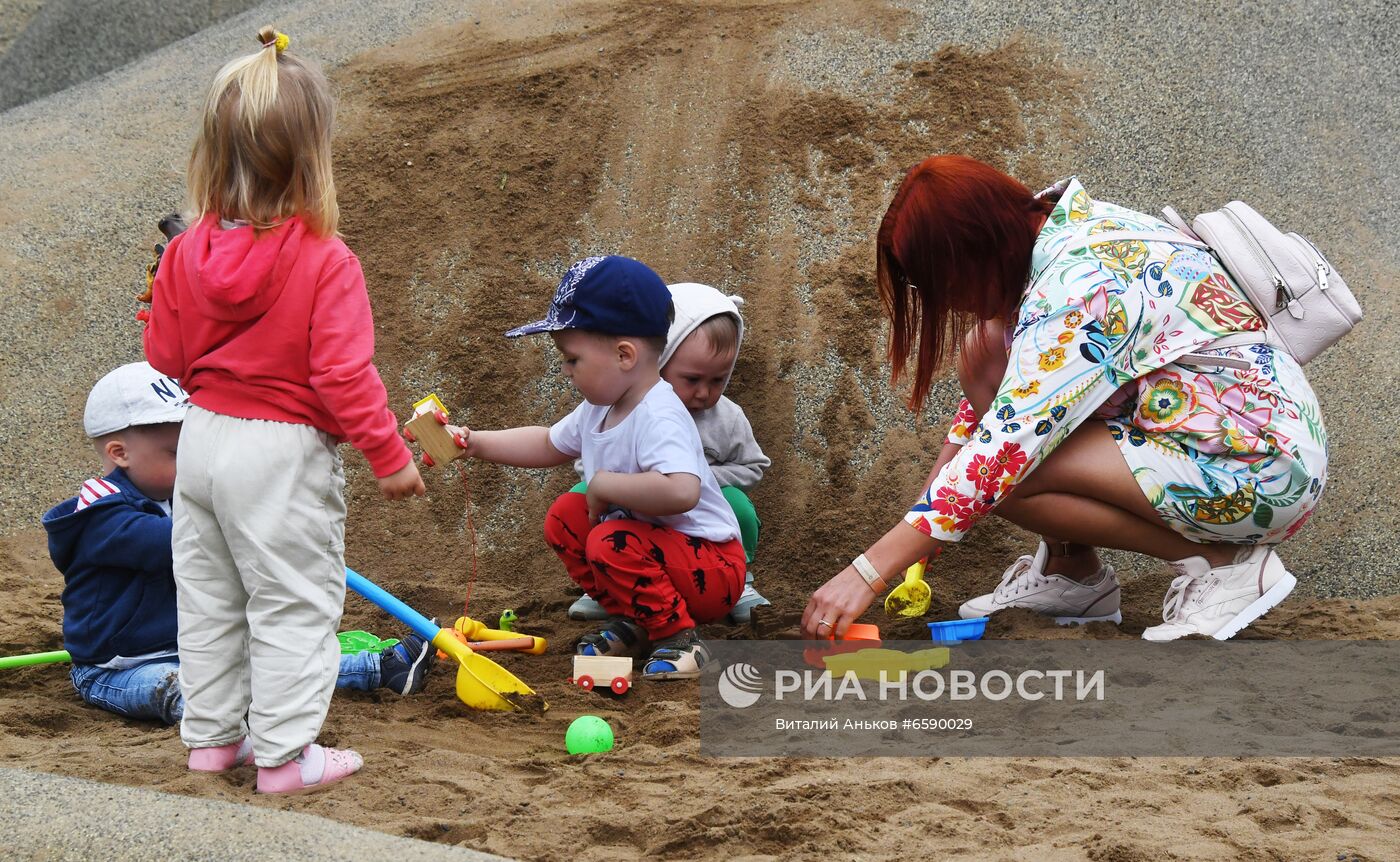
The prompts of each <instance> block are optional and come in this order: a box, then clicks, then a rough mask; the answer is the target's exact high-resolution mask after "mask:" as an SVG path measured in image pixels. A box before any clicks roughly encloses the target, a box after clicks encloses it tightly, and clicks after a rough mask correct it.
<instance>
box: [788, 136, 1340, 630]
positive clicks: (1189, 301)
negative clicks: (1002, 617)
mask: <svg viewBox="0 0 1400 862" xmlns="http://www.w3.org/2000/svg"><path fill="white" fill-rule="evenodd" d="M876 245H877V248H876V254H877V262H876V266H877V278H878V285H879V290H880V297H881V299H882V300H883V303H884V308H885V312H886V316H887V317H888V318H889V322H890V339H889V356H890V362H891V365H892V380H895V381H897V380H899V378H900V377H901V376H902V375H903V373H904V371H905V367H906V365H907V364H908V363H909V362H910V361H911V359H912V362H913V371H914V373H913V388H912V394H911V395H910V398H909V406H910V408H911V409H913V410H915V411H916V412H917V411H918V410H920V409H921V408H922V406H923V403H924V399H925V397H926V396H927V394H928V391H929V386H930V383H931V382H932V380H933V375H934V372H935V371H936V370H937V369H938V368H939V366H940V365H941V364H942V362H943V361H944V360H945V359H946V358H947V357H948V356H949V355H950V354H951V353H953V352H954V345H955V341H954V339H957V342H956V343H957V346H958V348H959V349H958V350H957V351H956V352H957V371H958V378H959V381H960V382H961V384H962V389H963V393H964V396H965V397H964V400H963V402H962V404H961V405H960V408H959V410H958V414H957V419H956V420H955V421H954V424H953V428H952V431H951V432H950V434H949V436H948V439H947V442H946V443H945V444H944V446H943V449H942V452H941V453H940V455H939V458H938V462H937V465H936V466H935V467H934V469H933V472H932V473H930V474H929V479H928V485H927V488H926V490H925V492H924V494H923V496H922V497H921V499H920V500H919V501H918V502H916V503H915V505H914V506H913V507H912V508H911V509H910V511H909V512H908V513H907V514H906V515H905V516H904V518H903V520H902V521H901V522H900V523H898V524H896V525H895V526H894V527H893V528H892V529H891V530H890V531H889V532H888V533H886V534H885V535H884V537H882V538H881V539H880V540H879V541H877V542H876V543H875V544H874V545H872V546H871V547H870V548H868V549H867V550H866V551H865V553H863V554H861V555H860V556H858V557H857V558H856V559H855V560H854V561H853V562H852V563H851V565H849V566H847V567H846V568H845V569H844V570H842V571H841V572H840V573H839V574H837V575H836V576H835V577H833V578H832V579H831V580H830V581H828V582H827V583H826V584H825V585H823V586H822V587H821V588H820V589H818V590H817V592H816V593H815V594H814V595H813V596H812V599H811V601H810V602H809V603H808V605H807V610H806V612H805V614H804V615H803V621H802V625H803V629H804V631H805V632H806V633H807V634H809V635H812V636H815V637H819V638H820V637H829V636H831V635H832V634H833V633H835V634H837V635H840V634H842V633H844V632H845V629H846V627H847V626H848V625H849V624H850V623H851V622H852V621H853V620H855V619H856V618H857V617H859V616H860V614H862V613H863V612H864V611H865V610H866V608H868V607H869V606H870V604H871V602H872V601H874V599H875V598H876V596H877V595H879V594H880V593H881V592H883V591H884V589H885V588H886V587H887V586H888V584H889V583H890V582H892V581H893V580H895V579H896V578H897V577H898V575H899V574H900V573H901V572H902V571H903V570H904V568H905V567H906V566H908V565H909V564H911V563H913V562H915V561H916V560H919V559H921V558H925V557H928V556H929V555H930V554H931V553H932V552H933V551H934V550H935V549H936V548H938V547H939V546H940V545H941V544H942V543H947V542H956V541H959V540H960V539H962V537H963V536H964V535H966V533H967V531H968V530H969V529H971V527H972V525H973V524H974V523H975V522H976V521H977V520H978V519H979V518H981V517H982V516H983V515H985V514H987V513H989V512H992V511H995V512H996V513H997V514H998V515H1000V516H1002V517H1003V518H1005V519H1007V520H1008V521H1011V522H1012V523H1014V524H1017V525H1019V526H1021V527H1023V528H1025V529H1028V530H1031V531H1034V532H1036V533H1038V534H1040V535H1041V536H1042V540H1041V542H1040V545H1039V548H1038V549H1037V551H1036V552H1035V553H1034V554H1033V555H1026V556H1023V557H1021V558H1020V559H1018V560H1017V561H1016V562H1015V563H1013V564H1012V565H1011V567H1010V568H1008V569H1007V570H1006V572H1005V574H1004V575H1003V576H1002V579H1001V582H1000V584H998V585H997V587H996V588H995V589H994V590H993V591H992V592H991V593H988V594H987V595H983V596H979V597H977V598H974V599H971V600H969V601H968V602H966V603H965V604H964V605H963V606H962V607H961V609H960V614H961V615H962V616H963V617H964V618H973V617H982V616H987V615H989V614H991V613H995V612H997V611H999V610H1002V609H1004V608H1008V607H1022V608H1029V609H1032V610H1035V611H1038V612H1040V613H1044V614H1048V615H1052V616H1054V617H1055V619H1056V621H1057V622H1059V623H1061V624H1065V623H1077V622H1088V621H1095V620H1109V621H1112V622H1121V621H1122V614H1121V613H1120V611H1119V590H1118V580H1117V577H1116V576H1115V574H1114V572H1113V569H1112V568H1111V567H1110V566H1107V565H1104V564H1103V562H1102V561H1101V560H1100V559H1099V556H1098V551H1097V549H1098V548H1100V547H1111V548H1119V549H1122V550H1128V551H1135V552H1137V553H1141V554H1147V555H1150V556H1153V557H1157V558H1158V559H1161V560H1164V561H1166V562H1168V563H1169V564H1170V565H1171V567H1172V568H1173V569H1174V570H1175V573H1176V577H1175V579H1174V580H1173V581H1172V586H1171V589H1170V590H1169V591H1168V593H1167V596H1166V599H1165V601H1164V602H1163V614H1162V618H1163V622H1162V624H1161V625H1158V626H1153V627H1151V628H1149V629H1147V630H1146V631H1145V632H1144V633H1143V637H1144V638H1146V639H1148V640H1156V641H1165V640H1174V639H1176V638H1180V637H1183V636H1186V635H1189V634H1199V635H1207V636H1211V637H1214V638H1216V639H1219V640H1224V639H1226V638H1229V637H1231V636H1233V635H1234V634H1235V633H1236V632H1238V631H1239V630H1240V629H1242V628H1243V627H1245V626H1246V625H1248V624H1249V623H1250V622H1252V621H1253V620H1254V619H1256V618H1258V617H1259V616H1260V615H1261V614H1263V613H1264V612H1265V611H1267V610H1268V609H1269V608H1272V607H1273V606H1275V605H1276V604H1278V602H1280V601H1282V600H1283V598H1284V597H1286V596H1287V595H1288V594H1289V592H1291V591H1292V589H1293V587H1294V585H1295V584H1296V583H1297V582H1296V580H1295V579H1294V577H1293V576H1292V575H1291V574H1289V572H1288V571H1287V570H1286V569H1285V568H1284V566H1283V564H1282V562H1280V560H1279V558H1278V555H1277V554H1276V553H1274V546H1275V545H1277V544H1278V543H1279V542H1281V541H1283V540H1284V539H1285V538H1287V537H1289V536H1291V535H1292V534H1293V533H1295V532H1296V531H1297V530H1298V529H1299V528H1300V527H1301V526H1302V525H1303V523H1304V522H1305V521H1306V520H1307V518H1308V516H1309V515H1311V514H1312V511H1313V509H1314V508H1315V507H1316V505H1317V501H1318V499H1319V498H1320V497H1321V494H1322V489H1323V485H1324V484H1325V481H1326V471H1327V444H1326V439H1327V438H1326V431H1325V429H1324V428H1323V424H1322V415H1321V411H1320V410H1319V408H1318V404H1317V399H1316V396H1314V395H1313V392H1312V389H1311V388H1310V387H1309V386H1308V383H1307V380H1306V379H1305V378H1304V377H1303V373H1302V370H1301V369H1300V368H1299V366H1298V363H1297V362H1296V361H1295V360H1294V359H1293V357H1292V356H1290V355H1289V354H1288V353H1287V352H1286V351H1284V350H1282V349H1278V350H1276V349H1274V348H1273V347H1271V346H1270V345H1269V344H1267V343H1265V340H1264V338H1263V335H1262V330H1263V328H1264V321H1263V320H1262V319H1261V318H1260V317H1259V315H1258V313H1257V312H1255V310H1254V309H1253V307H1251V306H1250V304H1249V303H1248V301H1246V300H1245V298H1244V296H1243V294H1242V293H1241V292H1240V290H1239V288H1238V287H1237V286H1236V285H1235V284H1234V282H1232V281H1231V280H1230V277H1229V276H1228V275H1227V274H1226V272H1225V270H1224V269H1223V267H1222V266H1221V264H1220V263H1219V262H1218V261H1217V260H1215V258H1214V257H1212V256H1211V255H1210V253H1209V252H1207V251H1205V250H1203V249H1201V248H1199V247H1198V246H1196V245H1193V244H1190V243H1188V242H1187V238H1186V237H1185V236H1183V235H1182V234H1180V233H1177V232H1176V231H1175V230H1174V229H1173V228H1172V227H1171V226H1170V225H1167V224H1165V223H1163V222H1161V221H1159V220H1158V219H1155V218H1153V217H1151V216H1147V215H1144V214H1142V213H1138V212H1133V211H1132V210H1128V209H1125V208H1123V207H1119V206H1115V205H1113V204H1109V203H1104V202H1102V201H1097V200H1093V199H1091V198H1090V197H1089V195H1088V193H1087V192H1086V191H1085V190H1084V187H1083V186H1082V185H1081V184H1080V183H1079V181H1078V180H1077V179H1071V180H1066V181H1063V182H1061V183H1058V184H1056V185H1055V186H1052V187H1051V188H1050V189H1047V190H1045V191H1044V192H1041V193H1040V194H1038V195H1033V194H1031V192H1030V190H1029V189H1027V188H1026V187H1025V186H1024V185H1022V184H1021V183H1019V182H1017V181H1016V180H1014V179H1012V178H1011V177H1009V176H1007V175H1006V174H1004V173H1002V172H1001V171H998V170H996V169H995V168H992V167H990V166H988V165H985V164H982V163H980V162H977V161H975V160H973V159H969V158H965V157H962V156H935V157H932V158H929V159H926V160H924V161H923V162H921V163H920V164H918V165H916V166H915V167H914V168H912V169H911V170H910V171H909V172H908V174H907V175H906V176H905V178H904V182H903V183H902V184H901V185H900V187H899V190H898V191H897V192H896V194H895V197H894V201H893V202H892V203H891V204H890V207H889V210H888V211H887V212H886V213H885V217H884V220H883V221H882V222H881V224H880V232H879V237H878V239H877V243H876Z"/></svg>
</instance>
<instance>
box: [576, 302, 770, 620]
mask: <svg viewBox="0 0 1400 862" xmlns="http://www.w3.org/2000/svg"><path fill="white" fill-rule="evenodd" d="M668 287H669V288H670V291H671V301H672V303H673V305H674V308H675V320H674V322H672V324H671V329H670V331H669V332H667V334H666V350H665V351H664V352H663V353H662V354H661V377H662V379H663V380H665V381H666V382H667V383H670V384H671V387H672V388H673V389H675V391H676V395H677V396H678V397H679V398H680V399H681V402H682V403H684V404H685V406H686V409H687V410H689V411H690V415H691V418H693V419H694V420H695V427H696V428H697V429H698V430H699V431H700V442H701V444H702V445H703V446H704V448H705V460H706V461H707V462H708V463H709V465H710V469H711V470H712V471H713V472H714V475H715V479H716V480H717V481H718V482H719V484H720V490H721V491H723V493H724V497H725V499H726V500H728V501H729V505H730V507H731V508H732V509H733V510H734V515H735V517H736V518H738V520H739V531H740V537H741V539H742V541H743V544H744V556H745V558H746V561H747V562H748V563H749V565H750V566H751V565H752V564H753V555H754V551H755V550H756V549H757V546H758V531H759V519H758V513H757V512H756V511H755V509H754V505H753V502H752V501H750V500H749V496H748V495H749V493H750V492H752V491H753V489H754V487H755V486H757V485H758V482H759V480H760V479H762V478H763V471H764V470H766V469H768V466H769V465H770V464H771V463H772V461H770V460H769V459H768V456H766V455H764V454H763V449H762V448H761V447H760V446H759V445H758V441H757V440H756V439H754V435H753V427H752V426H751V425H750V424H749V419H748V417H747V416H745V415H744V409H743V408H742V407H740V406H739V405H738V404H735V403H734V402H733V401H731V400H729V399H728V398H726V397H725V396H724V390H725V388H726V387H728V386H729V378H730V376H732V375H733V373H734V363H735V362H736V361H738V359H739V347H740V345H741V344H742V343H743V340H744V318H743V317H742V316H741V315H740V314H739V306H740V305H742V304H743V301H744V300H743V299H742V298H741V297H738V296H726V295H724V294H723V293H720V292H719V291H718V290H715V289H714V288H713V287H710V286H709V285H705V284H696V283H694V282H682V283H680V284H672V285H669V286H668ZM574 490H575V491H582V490H583V483H579V485H576V486H575V487H574ZM766 604H768V600H767V599H765V598H764V597H763V596H762V595H760V594H759V592H758V591H757V590H756V589H755V588H754V584H753V571H752V570H751V569H750V571H749V572H748V573H747V575H746V576H745V579H744V592H743V595H742V596H740V597H739V600H738V602H736V603H735V605H734V610H733V611H732V612H731V613H730V618H731V619H732V620H733V621H734V622H735V623H740V624H744V623H747V622H748V621H749V619H750V616H751V615H752V612H753V609H754V608H755V607H758V606H759V605H766ZM569 616H570V617H571V618H573V619H579V620H589V619H604V618H606V617H607V612H606V611H604V610H603V608H602V606H601V605H599V604H598V603H597V602H596V601H595V600H594V599H593V597H592V596H589V595H588V594H587V593H585V594H584V595H582V596H580V597H579V598H578V600H577V601H575V602H574V603H573V605H571V606H570V607H569Z"/></svg>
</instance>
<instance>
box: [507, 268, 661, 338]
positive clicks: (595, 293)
mask: <svg viewBox="0 0 1400 862" xmlns="http://www.w3.org/2000/svg"><path fill="white" fill-rule="evenodd" d="M670 328H671V291H670V290H668V289H667V288H666V282H664V281H662V280H661V276H659V275H657V274H656V273H655V272H653V271H652V269H651V267H649V266H647V265H646V264H644V263H642V262H641V261H639V260H633V259H632V258H630V257H623V256H621V255H616V254H610V255H608V256H607V257H586V258H584V259H583V260H580V261H578V262H577V263H575V264H574V265H573V266H571V267H569V271H568V272H566V273H564V277H563V279H561V280H560V281H559V287H558V288H557V289H556V290H555V291H554V299H552V300H550V303H549V313H548V314H546V315H545V317H544V320H537V321H535V322H534V323H527V324H525V325H524V326H517V327H516V328H515V329H512V330H511V331H510V332H507V333H506V338H518V337H519V336H522V335H534V334H535V333H537V332H557V331H558V330H561V329H584V330H587V331H589V332H604V333H607V334H608V335H634V336H638V337H641V338H645V337H648V336H657V335H660V336H665V335H666V333H667V331H668V330H669V329H670Z"/></svg>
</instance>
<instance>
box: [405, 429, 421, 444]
mask: <svg viewBox="0 0 1400 862" xmlns="http://www.w3.org/2000/svg"><path fill="white" fill-rule="evenodd" d="M403 438H404V439H405V440H407V441H408V442H410V443H417V442H418V438H417V437H414V436H413V432H412V431H410V430H408V429H407V428H405V429H403Z"/></svg>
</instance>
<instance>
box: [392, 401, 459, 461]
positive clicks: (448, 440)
mask: <svg viewBox="0 0 1400 862" xmlns="http://www.w3.org/2000/svg"><path fill="white" fill-rule="evenodd" d="M446 426H447V409H446V408H445V407H443V406H442V402H441V401H439V400H438V397H437V396H436V395H429V396H428V397H427V398H424V399H423V400H421V401H419V402H418V403H416V404H414V405H413V418H412V419H410V420H408V421H407V422H405V423H404V426H403V430H404V436H405V437H407V438H408V439H409V440H411V441H413V442H415V443H417V444H418V445H419V447H420V448H422V450H423V454H424V458H423V464H424V466H427V467H432V466H434V465H437V464H447V463H448V462H449V461H455V460H456V459H458V458H460V457H462V455H464V454H465V450H463V449H461V448H460V447H458V446H457V443H456V441H454V440H453V439H452V435H451V434H449V433H447V427H446Z"/></svg>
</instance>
